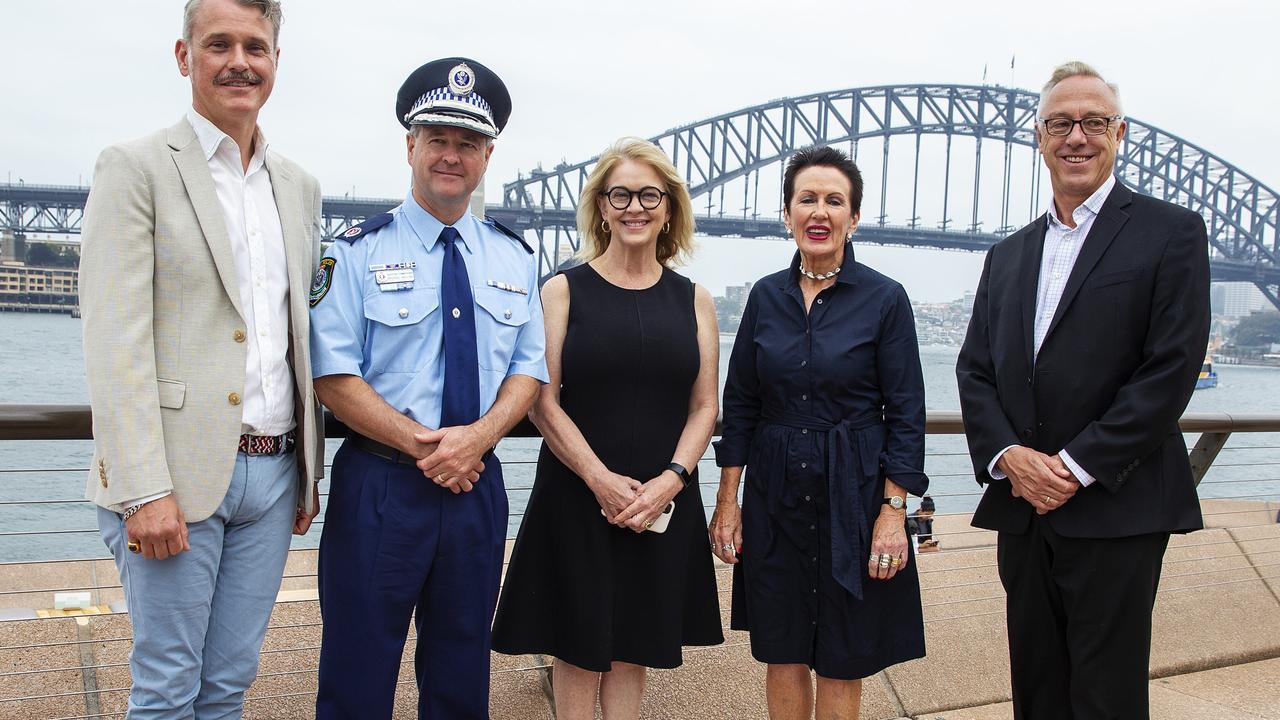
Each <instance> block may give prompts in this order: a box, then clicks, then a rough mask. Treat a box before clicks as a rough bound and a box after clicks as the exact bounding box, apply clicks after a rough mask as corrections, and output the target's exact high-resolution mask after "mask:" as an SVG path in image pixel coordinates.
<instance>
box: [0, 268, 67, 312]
mask: <svg viewBox="0 0 1280 720" xmlns="http://www.w3.org/2000/svg"><path fill="white" fill-rule="evenodd" d="M79 292H80V289H79V273H78V272H77V271H76V269H75V268H46V267H31V266H28V265H26V264H24V263H20V262H12V261H10V262H3V263H0V310H17V311H28V312H68V313H69V312H72V311H73V310H74V309H75V308H76V305H77V302H78V300H79Z"/></svg>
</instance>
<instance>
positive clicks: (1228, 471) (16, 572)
mask: <svg viewBox="0 0 1280 720" xmlns="http://www.w3.org/2000/svg"><path fill="white" fill-rule="evenodd" d="M326 420H327V423H326V435H327V436H328V437H330V438H339V437H343V436H345V433H346V429H345V428H344V427H343V426H342V425H341V423H340V422H338V421H337V420H335V419H334V418H333V417H332V416H328V417H327V418H326ZM91 429H92V422H91V418H90V414H89V409H88V407H87V406H79V405H67V406H54V405H36V406H32V405H0V441H45V440H81V441H83V440H88V439H91ZM1181 429H1182V430H1183V432H1184V433H1193V434H1197V433H1198V434H1199V437H1198V438H1197V440H1196V442H1195V443H1194V445H1193V448H1192V450H1191V451H1190V459H1191V463H1192V467H1193V469H1194V471H1195V477H1196V481H1197V483H1198V484H1199V485H1200V486H1201V488H1202V491H1205V490H1206V489H1209V490H1210V491H1211V492H1210V494H1212V495H1215V496H1216V497H1214V498H1213V502H1208V501H1206V505H1205V508H1204V513H1203V514H1204V517H1205V521H1206V526H1210V527H1227V526H1229V527H1231V528H1232V529H1233V530H1236V531H1244V530H1249V529H1256V528H1262V527H1264V526H1266V527H1275V523H1276V521H1277V518H1276V512H1275V509H1276V507H1277V505H1276V504H1269V503H1268V502H1266V501H1267V499H1280V492H1277V491H1275V490H1273V489H1270V488H1275V487H1276V483H1280V439H1274V440H1273V439H1270V438H1265V437H1259V436H1258V435H1256V434H1257V433H1280V415H1265V416H1264V415H1230V414H1225V413H1197V414H1188V415H1186V416H1184V417H1183V418H1182V420H1181ZM926 432H927V433H928V434H929V435H930V436H931V438H935V439H937V438H943V439H947V440H949V441H953V442H951V444H950V446H948V447H943V448H939V449H936V450H935V451H931V452H930V453H929V455H928V461H927V462H928V464H929V465H930V466H933V467H932V469H930V472H929V475H930V477H931V478H932V479H933V480H934V487H935V488H937V487H939V484H940V481H941V484H942V485H946V484H951V485H956V487H954V488H946V489H945V491H943V492H931V493H930V495H931V497H933V498H934V499H935V501H936V502H937V503H938V505H939V506H943V505H947V504H952V505H959V506H960V507H966V506H970V505H972V504H974V503H976V498H977V497H978V496H979V495H980V494H981V489H980V488H978V487H977V486H976V485H971V484H968V483H970V482H971V480H972V473H971V471H970V470H969V464H968V463H969V461H968V454H967V452H965V450H964V448H963V444H962V442H960V441H959V439H958V438H955V437H954V436H958V435H961V434H962V433H963V425H962V422H961V418H960V414H959V413H957V412H931V413H929V416H928V420H927V423H926ZM1244 434H1247V439H1246V441H1245V442H1243V443H1239V444H1235V445H1231V444H1229V441H1230V440H1231V438H1232V437H1234V436H1239V435H1244ZM510 437H517V438H532V437H537V431H536V429H535V428H533V427H532V425H530V424H529V423H527V422H526V423H522V424H521V425H520V426H518V427H517V428H516V429H515V430H514V431H513V432H512V433H511V435H510ZM931 442H932V440H931ZM1223 453H1226V454H1227V455H1226V456H1223ZM1259 455H1261V458H1259V457H1258V456H1259ZM3 457H4V456H3V454H0V458H3ZM1219 457H1224V459H1223V461H1221V462H1218V458H1219ZM708 459H709V458H706V457H704V458H703V460H704V461H705V460H708ZM0 462H2V460H0ZM503 464H504V466H527V465H532V464H533V461H532V460H516V461H504V463H503ZM1211 468H1214V469H1221V471H1220V472H1217V473H1215V474H1214V476H1213V477H1212V478H1207V479H1206V475H1207V474H1208V473H1209V471H1210V469H1211ZM1233 468H1234V469H1241V470H1243V475H1244V476H1243V477H1242V476H1240V475H1241V474H1242V473H1241V472H1233V471H1232V469H1233ZM1268 468H1274V469H1275V470H1274V472H1272V471H1271V470H1269V469H1268ZM711 469H712V468H710V467H708V466H706V465H704V466H703V470H704V473H703V480H702V483H701V484H702V487H703V498H704V504H705V505H706V507H707V509H708V511H709V510H710V509H711V508H712V505H711V504H710V503H707V502H706V501H707V499H708V495H713V494H714V486H715V482H714V475H713V474H711V473H708V472H707V470H711ZM939 469H940V470H941V471H936V470H939ZM85 472H87V468H82V467H44V468H11V467H10V468H6V467H0V491H5V490H7V489H8V488H7V487H6V486H8V485H11V482H12V481H13V479H14V478H16V477H20V476H21V477H25V476H27V475H30V474H59V475H67V476H70V477H71V478H73V481H72V482H71V485H70V488H71V489H70V490H69V493H70V495H69V496H64V497H46V498H20V499H12V498H13V494H12V493H8V494H6V495H3V496H0V512H6V511H26V512H28V513H30V514H33V515H35V514H39V513H40V512H41V511H45V510H48V509H50V508H53V507H75V506H83V507H84V510H85V515H84V517H85V521H84V523H83V524H84V527H71V528H55V529H50V528H35V529H31V528H27V529H18V530H15V529H13V528H11V527H8V526H7V525H0V540H5V539H26V538H34V537H41V536H44V537H50V536H59V535H63V536H81V535H87V536H91V537H92V536H96V534H97V532H98V530H97V528H96V527H91V526H92V525H95V524H96V523H95V522H93V521H92V518H93V515H92V513H91V512H90V511H91V510H92V506H91V505H90V504H89V503H87V502H86V501H84V500H81V499H79V489H80V487H81V480H82V478H83V477H84V473H85ZM1219 475H1221V477H1219ZM1255 484H1258V485H1259V487H1251V486H1252V485H1255ZM1268 484H1270V485H1268ZM529 489H530V486H529V484H514V485H510V486H509V487H508V491H509V492H527V491H528V490H529ZM1237 489H1238V490H1237ZM1258 489H1261V490H1262V492H1252V493H1251V492H1249V491H1250V490H1258ZM708 490H709V491H710V493H708V492H707V491H708ZM1203 494H1204V492H1202V495H1203ZM322 495H327V493H322ZM1251 501H1252V502H1251ZM520 504H521V505H522V504H523V503H520ZM515 505H516V503H513V507H514V506H515ZM511 515H512V518H515V519H518V518H520V517H521V515H522V512H513V513H512V514H511ZM968 516H969V513H968V512H946V513H936V514H935V515H934V527H935V530H936V531H935V532H934V533H932V535H933V538H934V539H936V540H938V541H939V545H940V549H939V550H938V551H937V552H933V553H922V554H921V555H919V558H920V567H919V569H918V572H919V575H920V579H921V586H922V600H923V602H922V605H923V608H924V610H925V623H926V629H930V628H931V627H937V626H941V625H948V626H950V624H952V623H958V622H960V621H962V620H971V619H974V618H983V617H995V616H1002V615H1003V614H1004V610H1003V601H1004V594H1003V590H1002V588H1001V587H1000V583H999V580H998V579H996V578H995V572H994V569H995V553H994V547H993V541H994V533H991V532H990V531H987V530H978V529H974V528H971V527H969V526H968V524H967V518H968ZM322 524H323V518H317V520H316V525H322ZM1277 537H1280V535H1277V534H1266V535H1260V536H1259V537H1257V538H1256V539H1248V538H1245V539H1242V538H1241V537H1239V536H1233V537H1231V538H1228V539H1207V540H1206V541H1205V542H1198V543H1195V544H1194V545H1193V546H1190V547H1193V548H1194V552H1192V553H1190V556H1189V557H1181V556H1180V554H1179V552H1177V550H1178V548H1174V547H1171V548H1170V551H1169V553H1168V555H1166V559H1165V570H1164V575H1163V576H1162V587H1161V589H1160V591H1159V593H1158V594H1159V595H1160V596H1168V595H1172V594H1175V593H1183V592H1187V591H1194V590H1199V589H1204V588H1225V587H1228V586H1232V585H1243V584H1246V583H1259V584H1263V585H1264V586H1265V585H1267V581H1270V580H1275V579H1277V578H1280V574H1277V573H1276V571H1275V568H1276V567H1280V549H1253V550H1250V549H1249V547H1248V544H1249V543H1264V542H1270V543H1273V544H1274V543H1275V541H1276V538H1277ZM1255 547H1261V548H1265V547H1270V545H1257V546H1255ZM105 557H106V553H105V548H103V550H102V552H101V554H100V555H99V556H97V557H87V558H73V559H61V560H48V559H41V560H36V561H33V562H0V612H4V610H3V609H4V608H6V607H8V608H13V607H14V606H17V605H23V603H25V604H26V605H30V604H32V603H37V604H38V603H41V602H43V603H44V607H43V608H34V609H31V610H32V612H29V613H25V614H24V613H17V614H16V616H21V617H22V618H23V619H18V620H12V621H8V622H0V716H3V717H14V718H19V717H23V718H25V717H32V718H56V719H57V720H71V718H86V719H87V718H105V717H122V713H123V710H124V707H125V700H126V698H127V695H128V688H129V673H128V649H129V645H130V643H131V636H130V632H129V624H128V620H127V616H125V615H123V614H121V613H120V612H119V610H120V609H122V605H121V604H120V603H119V602H116V604H115V606H114V608H112V609H105V608H110V607H111V603H110V598H113V597H118V596H119V595H120V593H121V586H120V584H119V581H118V579H117V578H116V577H115V574H114V573H115V571H114V565H113V564H112V563H111V562H110V561H109V560H106V559H104V558H105ZM927 558H928V559H927ZM932 558H947V559H946V560H945V561H939V560H934V559H932ZM314 560H315V556H314V549H295V550H294V551H293V553H291V559H290V564H289V567H288V568H287V569H286V571H285V576H284V584H283V586H282V588H283V591H282V594H281V598H280V600H279V601H278V603H277V607H276V612H275V614H274V616H273V618H272V621H271V623H270V625H269V628H268V635H267V641H266V644H265V645H264V648H263V652H262V655H263V658H262V670H261V672H260V673H259V676H258V681H257V683H255V685H254V687H253V689H252V690H251V691H250V695H249V698H248V700H247V702H248V705H247V711H246V712H247V715H248V716H249V717H266V716H270V712H269V711H268V710H267V708H269V707H272V705H271V703H272V701H282V700H292V701H294V702H302V703H304V704H305V703H308V702H310V698H311V697H312V696H313V695H314V690H315V672H316V663H317V661H318V651H319V630H320V620H319V616H318V611H317V609H316V601H315V596H314V582H315V570H314V565H315V562H314ZM1206 563H1208V564H1209V566H1208V569H1205V566H1206ZM730 572H731V568H729V567H728V566H725V565H720V564H719V563H717V567H716V573H717V579H718V581H719V586H720V588H721V590H720V594H721V597H722V598H723V600H722V602H721V605H722V609H727V604H728V603H727V597H728V593H729V589H728V588H729V582H728V574H729V573H730ZM975 572H976V573H980V574H982V577H981V579H972V576H973V574H974V573H975ZM964 578H968V579H964ZM65 592H88V593H91V594H92V595H93V596H94V597H95V598H96V599H97V602H94V603H93V606H94V609H93V610H91V613H102V614H85V613H84V612H83V611H80V612H79V613H77V614H66V613H64V612H58V611H56V610H52V609H50V608H49V606H50V605H51V604H52V603H50V602H49V599H50V597H51V595H54V594H57V593H65ZM1272 592H1273V595H1274V591H1272ZM1277 599H1278V600H1280V598H1277ZM24 607H25V606H24ZM9 612H10V614H11V615H15V613H14V611H13V610H12V609H11V610H9ZM722 614H723V615H725V617H726V618H727V613H722ZM0 617H3V615H0ZM415 641H416V638H415V637H414V635H413V634H412V633H411V634H410V636H409V640H408V647H411V646H412V644H413V643H414V642H415ZM746 644H747V643H746V641H745V636H744V635H743V634H741V633H731V632H730V631H729V630H728V628H727V627H726V643H725V644H723V645H718V646H713V647H708V648H687V649H686V651H685V655H686V658H688V659H694V658H697V657H698V656H699V655H701V654H705V653H722V652H725V651H727V652H732V653H739V654H740V655H739V656H735V657H739V658H740V659H745V658H747V657H748V656H747V655H746V649H745V646H746ZM408 656H410V655H407V657H408ZM495 657H496V656H495ZM548 668H549V665H548V662H547V660H546V659H545V658H542V657H538V656H529V657H523V658H513V659H510V660H509V661H505V660H503V659H499V662H495V666H494V669H493V683H494V685H495V687H498V686H500V685H501V684H502V683H506V682H517V680H516V678H521V677H523V678H524V679H523V680H519V681H518V682H529V679H528V678H527V675H528V674H529V673H545V672H546V670H547V669H548ZM399 683H400V687H401V692H400V693H399V695H401V696H402V697H401V699H400V700H399V701H398V702H410V701H411V698H412V695H413V692H414V681H413V678H412V674H411V670H410V669H408V668H407V667H406V669H405V672H404V674H402V676H401V679H400V680H399Z"/></svg>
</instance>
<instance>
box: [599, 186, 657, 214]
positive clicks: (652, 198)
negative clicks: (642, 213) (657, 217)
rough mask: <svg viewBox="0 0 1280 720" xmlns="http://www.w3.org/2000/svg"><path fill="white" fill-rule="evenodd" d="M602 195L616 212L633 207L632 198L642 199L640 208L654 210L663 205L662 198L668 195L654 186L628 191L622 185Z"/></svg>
mask: <svg viewBox="0 0 1280 720" xmlns="http://www.w3.org/2000/svg"><path fill="white" fill-rule="evenodd" d="M600 194H601V195H602V196H604V197H606V198H609V204H610V205H612V206H613V207H614V209H615V210H626V209H627V208H629V207H631V198H633V197H639V198H640V207H642V208H644V209H645V210H652V209H654V208H656V207H658V206H659V205H661V204H662V198H664V197H666V196H667V194H666V193H664V192H662V191H661V190H659V189H658V188H656V187H653V186H652V185H650V186H648V187H642V188H640V189H639V190H628V189H627V188H624V187H622V186H621V185H618V186H615V187H611V188H609V189H608V190H602V191H600Z"/></svg>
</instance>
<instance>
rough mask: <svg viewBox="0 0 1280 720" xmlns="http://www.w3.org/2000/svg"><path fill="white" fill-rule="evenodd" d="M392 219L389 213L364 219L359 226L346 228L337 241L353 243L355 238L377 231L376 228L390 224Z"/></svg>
mask: <svg viewBox="0 0 1280 720" xmlns="http://www.w3.org/2000/svg"><path fill="white" fill-rule="evenodd" d="M393 217H395V216H394V215H392V214H391V213H389V212H386V213H379V214H377V215H374V216H373V217H371V218H365V221H364V222H362V223H360V224H359V225H353V226H351V227H349V228H347V231H346V232H344V233H342V234H341V235H339V236H338V239H339V240H346V241H347V242H349V243H353V242H355V241H356V238H358V237H360V236H361V235H364V234H365V233H371V232H373V231H374V230H377V229H378V228H380V227H382V226H384V225H386V224H387V223H389V222H391V219H392V218H393Z"/></svg>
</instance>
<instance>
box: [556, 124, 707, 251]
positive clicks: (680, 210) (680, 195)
mask: <svg viewBox="0 0 1280 720" xmlns="http://www.w3.org/2000/svg"><path fill="white" fill-rule="evenodd" d="M623 160H634V161H636V162H642V163H644V164H646V165H648V166H649V167H651V168H653V170H654V172H656V173H658V176H659V177H661V178H662V180H663V182H664V183H665V184H666V187H665V188H661V189H662V190H664V191H665V192H666V193H667V197H666V201H667V202H668V203H670V204H669V205H668V210H669V211H670V214H671V218H670V220H669V221H668V222H669V223H670V228H669V229H666V230H664V231H662V232H660V233H658V249H657V256H658V262H660V263H662V264H663V265H665V266H667V267H673V266H676V265H681V264H683V263H684V261H685V259H686V258H687V257H688V255H689V253H690V252H692V251H693V230H694V227H693V226H694V222H693V201H691V200H690V199H689V190H688V188H686V187H685V184H684V179H683V178H681V177H680V173H678V172H676V168H675V166H674V165H672V164H671V161H670V160H668V159H667V156H666V154H665V153H663V152H662V149H661V148H659V147H658V146H657V145H654V144H653V143H651V142H649V141H648V140H642V139H640V138H636V137H624V138H622V139H620V140H618V141H617V142H615V143H614V144H613V145H610V146H609V149H607V150H605V151H604V154H602V155H601V156H600V159H599V160H597V161H596V167H595V169H594V170H592V171H591V175H590V176H589V177H588V178H587V184H586V185H584V186H583V187H582V197H580V198H578V237H580V238H581V239H582V251H581V253H580V254H581V256H582V260H583V262H590V261H592V260H595V259H596V258H598V257H600V256H601V255H603V254H604V251H605V250H607V249H608V248H609V239H610V237H609V234H608V233H606V232H604V229H603V227H602V224H603V223H604V215H603V214H602V213H601V212H600V201H601V200H602V199H603V198H601V197H600V193H601V192H604V190H605V189H606V187H605V183H607V182H609V174H610V173H612V172H613V169H614V168H616V167H617V166H618V165H619V164H620V163H622V161H623ZM606 202H607V201H606Z"/></svg>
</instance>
